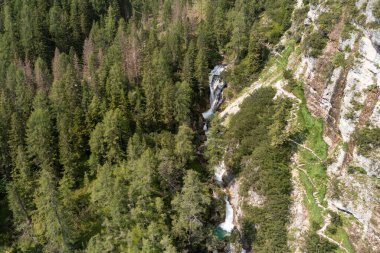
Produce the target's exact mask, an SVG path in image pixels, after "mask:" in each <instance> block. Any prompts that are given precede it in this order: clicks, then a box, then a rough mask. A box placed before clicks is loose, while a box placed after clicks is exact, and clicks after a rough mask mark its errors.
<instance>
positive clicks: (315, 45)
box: [304, 32, 327, 58]
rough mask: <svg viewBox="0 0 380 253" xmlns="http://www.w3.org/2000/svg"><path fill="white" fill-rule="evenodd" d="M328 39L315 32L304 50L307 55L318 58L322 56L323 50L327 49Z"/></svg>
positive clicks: (309, 37)
mask: <svg viewBox="0 0 380 253" xmlns="http://www.w3.org/2000/svg"><path fill="white" fill-rule="evenodd" d="M326 44H327V37H326V36H324V35H323V34H321V33H320V32H314V33H312V34H310V35H309V36H308V37H307V38H306V40H305V44H304V49H305V51H306V54H308V55H309V56H312V57H314V58H317V57H318V56H319V55H321V53H322V51H323V49H324V48H325V47H326Z"/></svg>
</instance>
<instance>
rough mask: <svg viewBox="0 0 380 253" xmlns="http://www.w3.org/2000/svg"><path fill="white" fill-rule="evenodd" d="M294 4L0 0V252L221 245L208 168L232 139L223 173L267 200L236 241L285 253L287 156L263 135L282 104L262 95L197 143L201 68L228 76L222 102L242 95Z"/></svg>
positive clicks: (204, 102)
mask: <svg viewBox="0 0 380 253" xmlns="http://www.w3.org/2000/svg"><path fill="white" fill-rule="evenodd" d="M293 5H294V1H293V0H275V1H274V0H0V251H4V252H127V253H132V252H133V253H135V252H142V253H156V252H157V253H160V252H165V253H175V252H212V251H213V250H214V249H220V248H223V247H224V246H225V245H224V244H225V241H223V240H220V239H218V238H217V237H216V235H215V227H216V226H217V224H218V222H219V221H221V220H222V219H223V217H218V215H217V214H218V213H221V214H223V213H224V211H223V208H224V207H223V206H222V205H223V202H220V201H219V202H218V201H217V200H215V199H214V198H213V196H212V192H213V188H215V183H214V181H213V172H212V170H211V166H212V165H215V164H216V163H217V162H216V161H217V160H218V159H220V158H221V153H222V151H221V149H223V150H224V149H225V147H226V146H228V144H226V143H236V142H239V143H241V145H240V146H239V149H238V150H236V151H235V152H234V153H233V154H232V155H231V157H229V158H228V165H229V166H230V167H231V168H233V169H234V172H235V173H241V174H243V175H245V177H246V178H252V182H251V181H247V182H244V185H245V186H246V187H249V186H248V185H247V184H250V183H255V184H256V185H257V187H258V188H259V191H262V192H271V193H270V194H269V196H268V199H269V201H270V203H271V205H270V206H269V207H268V208H267V209H265V210H262V211H257V210H256V211H255V210H249V212H254V215H252V217H254V218H253V219H250V218H249V217H247V218H246V219H245V220H244V228H246V229H247V231H248V232H249V233H248V232H247V233H248V234H249V235H250V236H247V238H248V239H247V240H248V243H249V244H252V243H253V242H255V243H256V246H255V247H256V248H255V252H286V251H287V249H286V247H287V246H286V236H287V235H286V223H287V215H288V214H287V212H288V206H289V202H290V200H289V194H290V191H291V187H290V174H289V171H288V169H287V163H288V161H289V158H290V152H291V145H290V144H289V143H288V142H287V141H286V140H274V138H275V136H278V135H279V134H278V133H279V132H281V129H283V128H284V127H285V125H284V124H285V123H284V119H283V115H286V113H282V112H285V111H287V110H288V109H287V108H289V103H288V101H287V100H286V99H283V100H279V101H276V102H274V101H273V99H272V98H273V97H274V95H275V92H274V90H272V89H270V88H267V89H263V90H261V91H260V92H259V93H258V94H257V95H256V97H254V98H253V99H250V100H249V101H247V102H246V103H245V104H244V105H243V107H242V112H241V114H238V115H236V116H235V117H233V118H232V122H233V126H234V127H232V128H231V129H228V130H225V129H216V127H214V128H213V127H212V128H211V129H210V135H209V145H208V146H207V148H205V145H204V143H205V133H204V131H203V124H204V120H203V118H202V112H204V111H206V110H207V109H208V107H209V100H208V99H209V87H208V77H209V72H210V70H211V69H212V68H213V67H214V66H215V65H216V64H220V63H222V62H227V63H228V64H229V65H230V67H229V68H228V71H226V72H225V73H223V77H224V78H225V80H226V81H227V83H228V90H226V92H225V95H226V97H227V98H232V97H234V96H235V95H237V94H238V93H239V92H240V91H241V90H242V89H243V88H244V87H247V86H249V84H250V83H252V81H254V80H256V79H257V78H258V75H259V73H260V71H261V70H262V68H263V67H264V66H265V63H266V62H267V60H268V55H269V54H270V48H271V47H273V46H274V45H275V44H277V43H278V41H279V40H280V38H281V36H282V35H283V33H284V32H285V31H286V30H287V29H288V28H289V27H290V18H291V14H292V11H293ZM276 112H278V113H276ZM264 119H265V120H264ZM213 123H214V121H213ZM268 128H269V129H270V131H269V132H268V131H267V129H268ZM220 133H222V134H220ZM218 134H219V135H223V137H220V138H219V139H218V138H214V139H213V137H215V136H216V135H218ZM255 136H261V138H260V141H256V140H254V139H252V138H253V137H255ZM218 141H219V142H220V143H217V142H218ZM274 142H275V143H276V144H275V145H272V144H271V143H274ZM242 164H244V166H243V165H242ZM258 164H265V168H266V169H265V170H263V172H262V174H260V173H254V172H253V170H252V169H251V168H254V167H257V165H258ZM220 206H222V210H220V211H216V210H218V209H220ZM249 212H248V213H249ZM255 212H256V213H255ZM268 215H269V216H270V217H272V218H269V219H268ZM219 216H220V215H219ZM253 224H259V225H260V227H261V228H263V229H262V230H260V231H255V229H254V228H253Z"/></svg>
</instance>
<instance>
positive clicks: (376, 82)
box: [289, 0, 380, 252]
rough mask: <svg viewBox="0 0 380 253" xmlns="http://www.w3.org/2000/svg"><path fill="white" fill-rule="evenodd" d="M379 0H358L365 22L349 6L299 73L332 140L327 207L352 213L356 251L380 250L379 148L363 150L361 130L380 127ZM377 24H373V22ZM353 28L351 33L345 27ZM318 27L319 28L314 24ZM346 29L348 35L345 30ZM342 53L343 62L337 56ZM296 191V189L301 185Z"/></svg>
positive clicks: (303, 59) (315, 9) (311, 15)
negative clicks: (359, 137)
mask: <svg viewBox="0 0 380 253" xmlns="http://www.w3.org/2000/svg"><path fill="white" fill-rule="evenodd" d="M375 2H376V1H375V0H370V1H357V2H356V8H357V9H358V10H359V15H361V16H362V17H363V18H362V19H364V20H363V22H362V23H361V24H359V23H357V22H356V21H355V20H354V19H353V18H352V17H351V16H348V15H349V14H348V10H347V8H344V9H343V10H342V13H341V15H340V18H339V22H337V23H336V24H335V25H334V27H333V28H332V30H331V31H330V33H329V35H328V42H327V44H326V47H325V48H324V49H323V51H322V53H321V54H320V56H318V57H317V58H313V57H309V56H306V55H301V56H300V58H299V64H298V66H297V64H294V62H292V64H293V65H292V66H289V67H291V68H293V67H294V66H296V67H295V68H294V70H295V75H296V77H298V79H299V80H302V81H303V82H304V84H305V85H304V92H305V97H306V101H307V106H308V108H309V110H310V111H311V113H312V114H313V115H314V116H315V117H320V118H322V119H323V122H324V133H323V137H324V140H325V142H326V143H327V144H328V146H329V148H328V157H329V159H328V160H329V164H328V166H327V175H328V183H327V186H328V187H327V193H326V200H327V202H328V208H330V209H331V210H336V211H337V212H340V213H343V215H347V216H351V217H350V219H351V218H352V222H350V223H349V224H347V225H345V227H344V229H345V230H346V232H347V233H348V235H349V239H350V241H351V243H352V245H353V247H354V248H355V250H356V251H357V252H366V251H370V252H379V251H380V167H379V166H380V150H379V149H376V148H374V149H373V150H371V151H370V152H366V154H362V153H361V152H360V151H359V148H358V140H357V133H358V131H360V130H361V129H363V128H369V129H373V128H378V127H380V99H379V96H380V30H379V26H378V25H377V26H376V25H375V27H376V28H373V27H374V23H375V24H378V23H379V20H377V19H376V18H375V16H374V15H373V6H374V3H375ZM328 8H329V6H328V4H327V3H324V4H319V5H316V6H310V9H309V11H308V14H307V18H306V20H305V24H308V25H315V23H316V20H317V19H318V16H320V15H321V14H322V13H324V12H325V11H326V10H328ZM370 24H372V25H370ZM348 25H349V26H351V27H353V29H352V30H350V31H349V32H348V33H347V31H344V30H345V29H346V28H345V26H348ZM314 29H315V28H314ZM344 32H345V33H346V34H344V35H343V33H344ZM338 54H340V57H342V59H341V60H342V62H343V63H341V64H337V63H336V62H334V61H336V58H337V55H338ZM296 190H297V189H296Z"/></svg>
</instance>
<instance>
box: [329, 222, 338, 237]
mask: <svg viewBox="0 0 380 253" xmlns="http://www.w3.org/2000/svg"><path fill="white" fill-rule="evenodd" d="M326 230H327V232H329V233H330V234H333V235H335V234H336V231H337V230H338V229H337V227H336V226H334V225H333V224H330V225H328V226H327V228H326Z"/></svg>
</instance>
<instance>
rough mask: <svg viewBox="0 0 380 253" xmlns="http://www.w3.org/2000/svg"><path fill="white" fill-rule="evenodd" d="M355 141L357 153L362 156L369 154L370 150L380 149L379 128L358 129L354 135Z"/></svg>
mask: <svg viewBox="0 0 380 253" xmlns="http://www.w3.org/2000/svg"><path fill="white" fill-rule="evenodd" d="M356 141H357V144H358V149H359V152H360V153H361V154H363V155H366V154H369V153H370V152H371V151H372V150H374V149H377V148H380V128H378V127H375V128H369V127H365V128H362V129H360V130H359V131H358V132H357V134H356Z"/></svg>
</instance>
